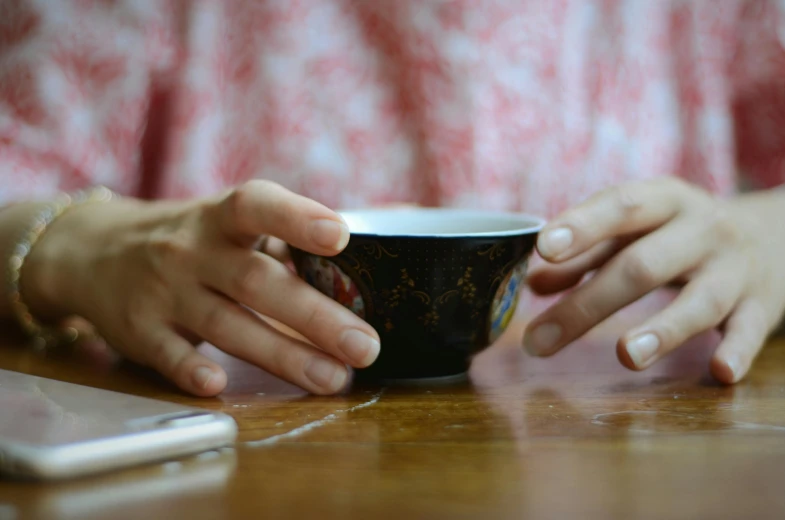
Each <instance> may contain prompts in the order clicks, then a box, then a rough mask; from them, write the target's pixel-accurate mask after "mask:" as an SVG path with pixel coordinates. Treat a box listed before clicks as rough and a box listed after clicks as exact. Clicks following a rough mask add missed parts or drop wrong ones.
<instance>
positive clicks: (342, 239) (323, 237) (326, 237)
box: [308, 219, 349, 251]
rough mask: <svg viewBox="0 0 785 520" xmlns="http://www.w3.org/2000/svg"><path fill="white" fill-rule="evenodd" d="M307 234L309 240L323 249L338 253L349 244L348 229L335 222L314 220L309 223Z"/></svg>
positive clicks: (344, 225) (341, 223) (342, 224)
mask: <svg viewBox="0 0 785 520" xmlns="http://www.w3.org/2000/svg"><path fill="white" fill-rule="evenodd" d="M308 232H309V234H310V237H311V240H313V242H314V243H315V244H316V245H318V246H319V247H323V248H325V249H334V250H336V251H340V250H341V249H343V248H344V247H346V244H348V243H349V228H348V227H347V226H346V224H344V223H343V222H339V221H337V220H329V219H321V220H314V221H313V222H311V224H310V226H309V229H308Z"/></svg>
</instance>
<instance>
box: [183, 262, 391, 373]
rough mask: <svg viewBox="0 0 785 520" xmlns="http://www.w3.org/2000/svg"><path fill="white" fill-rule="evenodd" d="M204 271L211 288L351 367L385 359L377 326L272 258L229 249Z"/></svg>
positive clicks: (205, 265)
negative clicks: (290, 329)
mask: <svg viewBox="0 0 785 520" xmlns="http://www.w3.org/2000/svg"><path fill="white" fill-rule="evenodd" d="M216 265H218V266H221V268H220V269H216V268H215V266H216ZM199 269H200V272H199V274H198V276H199V278H200V280H202V282H203V283H204V284H206V285H207V286H208V287H210V288H212V289H214V290H216V291H218V292H220V293H222V294H224V295H226V296H228V297H229V298H230V299H232V300H234V301H236V302H239V303H241V304H243V305H245V306H247V307H250V308H251V309H253V310H255V311H256V312H258V313H260V314H263V315H265V316H269V317H270V318H273V319H274V320H276V321H279V322H281V323H283V324H284V325H286V326H288V327H290V328H292V329H294V330H295V331H297V332H298V333H300V334H302V335H303V336H305V337H306V338H308V339H309V340H310V341H312V342H313V343H314V344H315V345H316V346H317V347H319V348H320V349H322V350H324V351H325V352H327V353H329V354H331V355H333V356H335V357H336V358H338V359H340V360H341V361H343V362H344V363H346V364H349V365H352V366H353V367H357V368H364V367H367V366H368V365H370V364H371V363H373V362H374V361H375V360H376V358H377V356H378V355H379V335H378V334H377V333H376V331H375V330H374V329H373V327H371V326H370V325H369V324H368V323H367V322H365V321H364V320H362V319H360V318H359V317H358V316H357V315H355V314H354V313H352V312H351V311H350V310H348V309H347V308H345V307H344V306H343V305H341V304H340V303H338V302H336V301H334V300H332V299H330V298H328V297H327V296H325V295H323V294H322V293H320V292H319V291H317V290H316V289H314V288H313V287H311V286H310V285H308V284H307V283H305V282H304V281H303V280H301V279H300V278H298V277H297V275H295V274H294V273H293V272H292V271H290V270H289V269H287V268H286V266H284V265H283V264H281V263H280V262H278V261H276V260H274V259H273V258H270V257H269V256H266V255H263V254H261V253H258V252H254V251H248V250H245V249H241V248H235V249H224V250H221V251H219V252H216V253H214V254H213V256H211V257H210V260H209V261H207V262H203V263H202V265H201V266H200V268H199Z"/></svg>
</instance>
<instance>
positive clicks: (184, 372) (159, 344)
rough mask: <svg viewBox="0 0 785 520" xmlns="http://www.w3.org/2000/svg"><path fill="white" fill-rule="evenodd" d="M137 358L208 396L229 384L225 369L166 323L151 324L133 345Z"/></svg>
mask: <svg viewBox="0 0 785 520" xmlns="http://www.w3.org/2000/svg"><path fill="white" fill-rule="evenodd" d="M133 350H134V351H135V354H134V356H133V358H134V361H137V362H138V363H140V364H143V365H145V366H149V367H150V368H152V369H154V370H156V371H157V372H158V373H160V374H161V375H163V376H164V377H166V378H167V379H169V380H170V381H172V382H173V383H174V384H176V385H177V386H178V387H180V388H181V389H183V390H185V391H186V392H190V393H192V394H194V395H198V396H202V397H208V396H213V395H216V394H219V393H220V392H221V391H222V390H223V389H224V388H225V387H226V372H224V370H223V368H221V366H220V365H218V364H217V363H216V362H214V361H212V360H211V359H209V358H207V357H205V356H204V355H202V354H200V353H199V352H197V351H196V349H195V348H194V347H193V345H192V344H191V343H189V342H188V341H187V340H185V339H184V338H182V337H181V336H179V335H178V334H176V333H175V332H174V331H173V330H171V329H170V328H168V327H166V326H165V325H163V324H161V325H157V326H155V325H154V326H151V327H150V328H149V329H147V330H145V331H144V335H143V336H142V337H141V338H139V344H138V345H135V348H134V349H133Z"/></svg>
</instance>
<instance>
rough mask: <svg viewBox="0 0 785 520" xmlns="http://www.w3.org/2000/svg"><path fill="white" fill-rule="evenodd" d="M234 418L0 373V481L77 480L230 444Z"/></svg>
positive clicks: (16, 374) (4, 372)
mask: <svg viewBox="0 0 785 520" xmlns="http://www.w3.org/2000/svg"><path fill="white" fill-rule="evenodd" d="M236 437H237V424H236V423H235V421H234V419H232V418H231V417H230V416H228V415H226V414H223V413H218V412H212V411H209V410H202V409H200V408H193V407H189V406H183V405H177V404H173V403H167V402H163V401H157V400H153V399H146V398H142V397H136V396H132V395H127V394H121V393H117V392H110V391H108V390H100V389H96V388H90V387H86V386H81V385H75V384H71V383H65V382H62V381H55V380H52V379H46V378H43V377H36V376H31V375H28V374H21V373H18V372H10V371H7V370H1V369H0V473H3V474H6V475H12V476H16V477H26V478H32V479H39V480H49V479H63V478H70V477H80V476H84V475H88V474H93V473H99V472H105V471H110V470H115V469H120V468H124V467H128V466H134V465H140V464H144V463H150V462H156V461H165V460H170V459H174V458H179V457H183V456H186V455H192V454H196V453H200V452H204V451H208V450H213V449H217V448H221V447H224V446H227V445H229V444H232V443H233V442H234V440H235V438H236Z"/></svg>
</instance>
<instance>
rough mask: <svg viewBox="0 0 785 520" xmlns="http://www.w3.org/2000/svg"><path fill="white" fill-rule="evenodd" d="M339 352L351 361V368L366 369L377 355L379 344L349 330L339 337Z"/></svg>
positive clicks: (357, 331)
mask: <svg viewBox="0 0 785 520" xmlns="http://www.w3.org/2000/svg"><path fill="white" fill-rule="evenodd" d="M340 345H341V350H342V351H343V353H344V354H346V356H347V357H348V358H349V359H350V360H351V361H352V366H357V367H358V368H362V367H367V366H368V365H370V364H371V363H373V362H374V361H375V360H376V357H377V356H378V355H379V342H378V341H376V339H374V338H372V337H371V336H369V335H368V334H366V333H364V332H361V331H359V330H357V329H350V330H347V331H346V332H344V333H343V336H341V341H340Z"/></svg>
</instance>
